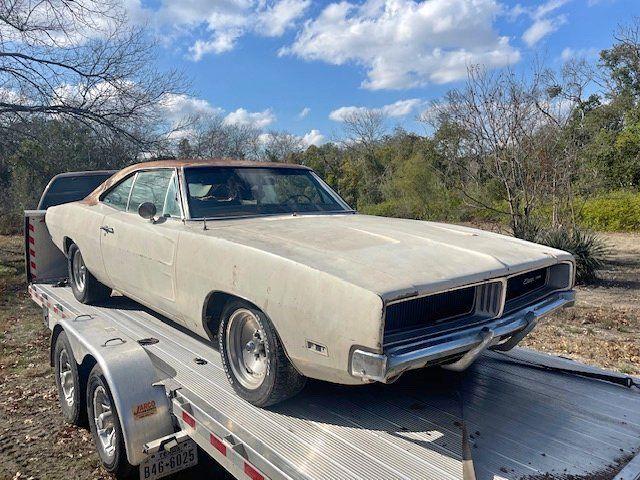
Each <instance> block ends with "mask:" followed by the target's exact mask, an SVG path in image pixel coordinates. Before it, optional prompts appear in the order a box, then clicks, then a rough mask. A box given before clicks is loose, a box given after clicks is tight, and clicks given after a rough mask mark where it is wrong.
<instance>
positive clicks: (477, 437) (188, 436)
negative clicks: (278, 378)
mask: <svg viewBox="0 0 640 480" xmlns="http://www.w3.org/2000/svg"><path fill="white" fill-rule="evenodd" d="M41 218H42V212H30V213H28V214H27V221H26V229H25V231H26V232H27V234H28V235H27V240H26V242H25V244H26V245H27V264H28V265H29V266H30V268H31V280H32V283H31V285H30V287H29V291H30V294H31V296H32V298H33V299H34V301H36V302H37V303H38V304H39V305H41V306H42V308H43V313H44V321H45V323H46V325H47V327H48V328H50V329H51V330H52V333H53V335H52V348H55V345H56V340H57V339H58V338H59V335H60V334H61V333H62V332H64V333H65V336H66V337H67V338H68V340H69V344H70V346H71V350H72V351H73V358H74V359H75V361H76V362H77V364H79V365H93V364H97V365H98V366H99V367H100V369H101V370H102V372H103V373H104V378H105V379H106V382H107V383H108V387H109V388H110V390H111V392H112V394H113V395H112V396H113V402H114V406H115V407H116V408H115V409H114V410H112V411H116V412H117V418H118V420H119V423H120V425H121V427H122V431H123V435H124V439H125V444H126V456H127V458H128V460H129V462H130V463H131V464H133V465H136V467H137V468H139V472H140V476H141V478H145V479H151V478H161V477H163V476H165V475H167V474H169V473H171V472H175V471H178V470H180V469H182V468H185V467H188V466H190V465H192V464H193V463H195V462H196V461H197V453H196V449H195V445H198V446H199V447H200V448H201V449H202V451H204V452H206V454H207V455H210V456H211V457H213V458H214V459H215V460H216V461H217V462H219V463H220V464H221V465H222V466H223V467H224V468H225V469H226V470H227V471H228V472H230V474H231V475H233V476H234V477H235V478H243V479H254V480H255V479H263V478H267V479H285V478H287V479H322V480H324V479H337V480H345V479H363V480H369V479H381V480H387V479H437V480H440V479H461V480H469V479H472V478H477V479H525V478H526V479H538V478H540V479H552V478H565V479H569V478H571V479H576V478H584V479H590V478H613V477H614V476H616V474H618V477H616V478H618V479H623V478H624V479H626V480H629V479H634V478H639V477H640V460H639V459H640V457H636V455H637V454H638V452H639V450H640V390H638V388H637V387H636V386H633V385H631V383H633V382H634V381H637V379H632V378H631V379H628V377H623V376H620V375H616V374H613V373H608V372H604V371H601V370H598V369H595V368H591V367H587V366H584V365H580V364H577V363H575V362H572V361H569V360H565V359H561V358H558V357H552V356H549V355H543V354H540V353H536V352H533V351H529V350H525V349H515V350H513V351H511V352H509V354H508V356H506V355H504V354H500V353H495V352H491V353H487V354H485V355H484V356H483V357H481V358H480V359H479V360H478V361H477V362H476V364H474V365H473V366H472V367H471V368H470V369H469V370H467V371H465V372H463V373H457V372H450V371H445V370H439V369H429V370H421V371H415V372H411V373H408V374H407V375H405V376H404V377H402V378H401V379H400V380H399V381H398V382H397V383H395V384H392V385H381V384H374V385H368V386H362V387H343V386H337V385H330V384H326V383H319V382H317V383H312V384H310V385H309V386H308V387H307V388H306V390H305V391H304V392H303V393H302V394H301V395H299V396H298V397H296V398H294V399H292V400H289V401H287V402H284V403H283V404H280V405H277V406H276V407H274V408H271V409H259V408H256V407H254V406H252V405H250V404H249V403H247V402H244V401H243V400H242V399H240V398H239V397H238V396H237V395H235V394H234V392H233V390H232V388H231V386H230V385H229V383H228V381H227V379H226V377H225V374H224V371H223V368H222V365H221V363H220V358H219V354H218V352H217V351H216V350H215V349H214V348H213V346H212V345H211V344H209V343H206V342H204V341H203V340H201V339H199V338H195V337H193V336H191V335H190V334H189V333H187V332H186V331H183V330H181V329H179V328H178V327H176V326H175V325H173V324H171V322H169V321H168V320H166V319H164V318H162V317H160V316H159V315H157V314H154V313H152V312H149V311H148V310H146V309H144V307H141V306H140V305H138V304H136V303H134V302H132V301H130V300H127V299H125V298H123V297H112V298H111V300H110V301H109V303H108V304H105V305H103V306H100V307H94V306H87V305H83V304H80V303H78V302H77V301H76V300H75V299H74V297H73V294H72V293H71V291H70V289H69V288H68V287H65V286H56V284H59V285H63V283H59V280H60V278H61V276H62V275H63V274H62V273H61V272H62V270H63V269H62V268H61V267H60V265H59V262H60V261H61V259H60V258H55V253H53V252H52V251H50V250H49V249H50V248H55V247H53V246H49V245H48V244H47V236H46V235H45V234H44V233H43V230H42V229H44V232H46V227H45V226H44V223H42V222H40V219H41ZM31 238H33V239H34V240H33V242H32V241H31ZM32 254H33V255H32ZM34 275H35V277H34ZM72 361H73V360H72ZM576 371H577V372H579V373H581V375H577V374H574V373H573V372H576ZM591 376H600V377H601V378H600V379H596V378H589V377H591ZM80 377H82V375H81V376H80ZM620 378H622V380H620V383H626V384H627V385H629V387H626V386H623V385H618V384H616V383H614V382H615V381H616V379H620ZM608 380H612V381H613V382H612V381H608ZM79 381H82V378H80V379H79ZM634 457H635V458H634Z"/></svg>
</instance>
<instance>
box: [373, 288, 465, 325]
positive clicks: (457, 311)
mask: <svg viewBox="0 0 640 480" xmlns="http://www.w3.org/2000/svg"><path fill="white" fill-rule="evenodd" d="M475 297H476V287H467V288H460V289H458V290H452V291H450V292H445V293H439V294H435V295H429V296H427V297H420V298H414V299H411V300H406V301H403V302H398V303H394V304H391V305H389V306H388V307H387V310H386V317H385V332H386V333H391V332H397V331H399V330H408V329H412V328H417V327H426V326H433V325H437V324H440V323H442V322H444V321H447V320H451V319H454V318H457V317H460V316H463V315H468V314H470V313H471V312H473V310H474V306H475Z"/></svg>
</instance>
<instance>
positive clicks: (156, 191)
mask: <svg viewBox="0 0 640 480" xmlns="http://www.w3.org/2000/svg"><path fill="white" fill-rule="evenodd" d="M172 175H173V170H170V169H163V170H148V171H144V172H138V175H136V181H135V182H134V184H133V189H132V190H131V199H130V200H129V207H128V208H127V211H128V212H137V211H138V207H139V206H140V205H141V204H143V203H145V202H151V203H153V204H154V205H155V206H156V211H157V212H158V214H159V215H161V214H162V212H163V210H164V200H165V198H166V195H167V189H168V188H169V181H170V180H171V176H172Z"/></svg>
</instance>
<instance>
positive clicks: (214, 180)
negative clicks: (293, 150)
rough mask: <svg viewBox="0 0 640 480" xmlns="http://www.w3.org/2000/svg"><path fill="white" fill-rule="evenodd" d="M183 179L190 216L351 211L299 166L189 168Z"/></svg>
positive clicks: (311, 173) (313, 175)
mask: <svg viewBox="0 0 640 480" xmlns="http://www.w3.org/2000/svg"><path fill="white" fill-rule="evenodd" d="M185 179H186V183H187V199H188V203H189V210H190V213H191V218H217V217H238V216H251V215H272V214H278V213H310V212H346V211H351V209H350V208H349V206H348V205H347V204H346V203H345V202H344V201H343V200H341V199H340V197H339V196H338V195H337V194H336V193H335V192H333V191H332V190H331V189H330V188H329V187H328V186H327V185H326V184H325V183H324V182H322V181H321V180H320V179H319V178H318V177H317V176H316V175H315V174H314V173H313V172H311V171H310V170H306V169H302V168H262V167H258V168H256V167H192V168H186V169H185Z"/></svg>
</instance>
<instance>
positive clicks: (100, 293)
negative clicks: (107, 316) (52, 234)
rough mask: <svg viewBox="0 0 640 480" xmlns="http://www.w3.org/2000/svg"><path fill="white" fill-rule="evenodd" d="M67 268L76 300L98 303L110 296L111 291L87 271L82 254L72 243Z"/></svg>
mask: <svg viewBox="0 0 640 480" xmlns="http://www.w3.org/2000/svg"><path fill="white" fill-rule="evenodd" d="M67 265H68V268H69V284H70V285H71V290H72V291H73V296H74V297H76V300H78V301H79V302H82V303H87V304H92V303H99V302H102V301H104V300H106V299H107V298H109V296H110V295H111V289H110V288H109V287H107V286H106V285H103V284H102V283H100V282H99V281H98V280H97V279H96V277H94V276H93V275H92V274H91V272H90V271H89V270H88V269H87V267H86V266H85V264H84V259H83V258H82V253H81V252H80V249H79V248H78V246H77V245H76V244H75V243H72V244H71V246H70V247H69V252H68V253H67Z"/></svg>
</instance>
